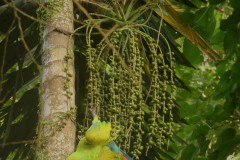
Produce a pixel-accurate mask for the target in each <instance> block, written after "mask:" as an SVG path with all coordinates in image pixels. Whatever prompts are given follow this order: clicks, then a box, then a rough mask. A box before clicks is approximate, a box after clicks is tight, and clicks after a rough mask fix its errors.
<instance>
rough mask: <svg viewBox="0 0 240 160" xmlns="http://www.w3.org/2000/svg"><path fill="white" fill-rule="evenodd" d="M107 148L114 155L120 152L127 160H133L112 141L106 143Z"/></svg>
mask: <svg viewBox="0 0 240 160" xmlns="http://www.w3.org/2000/svg"><path fill="white" fill-rule="evenodd" d="M107 146H108V147H109V148H110V150H111V151H113V152H115V153H119V152H121V153H122V154H123V155H124V156H125V157H126V158H127V159H128V160H133V159H132V158H131V157H130V156H129V155H128V154H127V153H126V152H125V151H123V150H121V149H119V148H118V146H117V144H116V143H115V142H114V141H112V142H110V143H108V144H107Z"/></svg>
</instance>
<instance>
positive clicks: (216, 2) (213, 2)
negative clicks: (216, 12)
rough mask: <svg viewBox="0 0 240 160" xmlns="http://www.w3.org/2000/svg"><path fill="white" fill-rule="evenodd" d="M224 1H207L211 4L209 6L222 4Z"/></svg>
mask: <svg viewBox="0 0 240 160" xmlns="http://www.w3.org/2000/svg"><path fill="white" fill-rule="evenodd" d="M224 1H225V0H209V2H210V3H211V4H219V3H222V2H224Z"/></svg>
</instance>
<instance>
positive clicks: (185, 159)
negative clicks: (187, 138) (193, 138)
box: [181, 144, 197, 160]
mask: <svg viewBox="0 0 240 160" xmlns="http://www.w3.org/2000/svg"><path fill="white" fill-rule="evenodd" d="M196 153H197V148H196V147H195V146H194V145H193V144H190V145H188V146H187V147H186V148H185V149H184V150H183V151H182V154H181V159H182V160H193V159H194V157H195V156H196Z"/></svg>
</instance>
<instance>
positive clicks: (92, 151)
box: [67, 110, 129, 160]
mask: <svg viewBox="0 0 240 160" xmlns="http://www.w3.org/2000/svg"><path fill="white" fill-rule="evenodd" d="M91 111H92V114H93V117H94V118H93V121H92V125H91V127H90V128H89V129H88V130H87V131H86V134H85V136H84V137H83V138H82V139H81V140H80V141H79V143H78V145H77V149H76V151H75V152H74V153H72V154H71V155H70V156H69V157H68V158H67V160H129V159H128V157H127V156H128V155H125V154H126V153H125V152H122V151H121V150H120V149H119V148H118V147H117V146H116V144H115V142H113V140H114V139H115V138H113V137H111V135H110V132H111V130H112V128H111V123H108V122H101V121H100V120H99V119H98V116H97V115H96V114H95V112H94V110H91Z"/></svg>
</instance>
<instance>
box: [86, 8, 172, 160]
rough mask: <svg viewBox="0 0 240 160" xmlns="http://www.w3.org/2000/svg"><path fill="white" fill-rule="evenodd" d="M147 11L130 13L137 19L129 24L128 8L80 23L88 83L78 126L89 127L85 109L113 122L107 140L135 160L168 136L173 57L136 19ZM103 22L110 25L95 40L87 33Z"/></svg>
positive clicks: (164, 143) (170, 114) (145, 24)
mask: <svg viewBox="0 0 240 160" xmlns="http://www.w3.org/2000/svg"><path fill="white" fill-rule="evenodd" d="M115 5H117V7H114V8H115V9H116V8H121V5H120V4H119V3H116V4H115ZM132 5H133V4H132ZM148 9H149V8H142V9H139V10H142V12H141V11H139V12H137V13H132V14H134V16H138V17H137V18H135V20H134V21H133V20H132V19H130V18H129V17H131V12H130V11H129V10H130V9H129V8H127V9H126V10H127V11H126V12H125V14H124V13H121V11H119V12H116V13H119V14H120V15H111V16H113V17H109V16H110V15H100V14H96V15H97V16H98V17H101V16H102V17H103V18H99V19H94V20H93V19H92V20H91V19H90V20H86V21H85V25H86V26H87V27H86V30H85V31H86V44H87V47H86V59H87V66H88V80H87V97H86V106H87V107H86V119H85V124H83V126H85V128H88V127H89V125H90V124H91V123H90V121H91V117H90V115H89V114H88V110H89V108H93V107H94V108H96V109H97V114H98V115H100V117H101V118H102V120H104V121H109V122H111V123H112V127H113V133H112V134H113V135H112V136H116V135H117V136H118V138H117V143H118V145H119V146H120V148H122V149H124V150H126V151H127V152H129V153H130V154H131V156H133V158H134V159H139V156H140V155H141V154H142V153H147V152H148V150H149V149H151V148H152V147H153V146H158V147H161V146H164V145H166V144H167V142H168V140H169V138H170V137H172V135H173V127H172V125H173V113H172V109H173V107H174V93H175V88H176V87H175V82H174V65H173V53H172V52H171V50H170V47H169V48H168V51H167V52H166V53H164V52H163V51H162V49H161V47H160V45H159V44H160V43H161V41H159V38H157V39H156V38H155V37H153V36H151V35H150V34H148V33H146V30H149V31H151V32H156V33H157V34H159V36H158V37H161V39H162V40H165V42H164V43H166V44H168V42H167V41H166V39H165V38H164V37H163V35H161V34H160V33H159V32H158V31H156V30H155V29H152V28H151V27H150V26H148V23H147V22H146V21H145V22H142V21H141V20H140V21H138V19H141V17H142V16H144V14H145V13H146V12H147V10H148ZM149 14H150V13H149ZM93 15H94V14H93ZM118 17H121V18H120V19H119V18H118ZM128 18H129V21H128ZM103 20H108V21H110V22H109V23H110V24H111V25H112V26H113V27H112V28H107V27H106V28H104V29H105V30H104V33H105V35H104V36H103V38H102V39H100V40H99V39H97V38H96V37H95V36H93V34H92V32H93V31H97V30H99V28H98V27H97V25H96V24H100V21H103ZM140 22H141V23H140ZM160 27H161V26H160ZM113 28H114V29H113Z"/></svg>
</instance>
